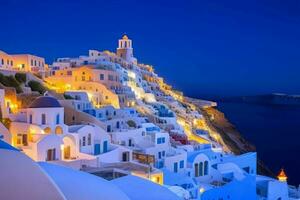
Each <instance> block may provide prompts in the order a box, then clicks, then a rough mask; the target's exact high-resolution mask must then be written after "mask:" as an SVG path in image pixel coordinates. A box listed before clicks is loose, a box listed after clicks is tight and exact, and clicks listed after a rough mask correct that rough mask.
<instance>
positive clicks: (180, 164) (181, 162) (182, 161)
mask: <svg viewBox="0 0 300 200" xmlns="http://www.w3.org/2000/svg"><path fill="white" fill-rule="evenodd" d="M179 167H180V168H181V169H182V168H184V160H181V161H180V163H179Z"/></svg>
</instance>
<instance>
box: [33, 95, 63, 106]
mask: <svg viewBox="0 0 300 200" xmlns="http://www.w3.org/2000/svg"><path fill="white" fill-rule="evenodd" d="M59 107H62V106H61V105H60V103H59V102H58V101H57V99H55V98H54V97H49V96H41V97H38V98H36V99H35V100H34V101H33V102H32V103H31V104H30V106H29V108H59Z"/></svg>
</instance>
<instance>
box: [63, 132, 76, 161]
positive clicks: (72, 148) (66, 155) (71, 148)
mask: <svg viewBox="0 0 300 200" xmlns="http://www.w3.org/2000/svg"><path fill="white" fill-rule="evenodd" d="M63 142H64V145H63V149H62V151H63V152H62V158H63V159H65V160H69V159H75V158H76V145H75V139H74V137H73V136H70V135H68V136H65V137H64V138H63Z"/></svg>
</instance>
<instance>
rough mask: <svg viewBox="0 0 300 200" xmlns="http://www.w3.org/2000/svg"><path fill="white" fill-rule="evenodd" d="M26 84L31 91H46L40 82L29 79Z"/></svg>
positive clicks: (41, 92) (42, 92)
mask: <svg viewBox="0 0 300 200" xmlns="http://www.w3.org/2000/svg"><path fill="white" fill-rule="evenodd" d="M28 86H29V87H30V88H31V90H32V91H37V92H39V93H40V94H44V93H45V92H46V88H45V87H44V86H43V85H42V84H41V83H40V82H37V81H32V80H31V81H29V82H28Z"/></svg>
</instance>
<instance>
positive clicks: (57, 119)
mask: <svg viewBox="0 0 300 200" xmlns="http://www.w3.org/2000/svg"><path fill="white" fill-rule="evenodd" d="M59 118H60V116H59V114H57V115H56V124H59V122H60V119H59Z"/></svg>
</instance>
